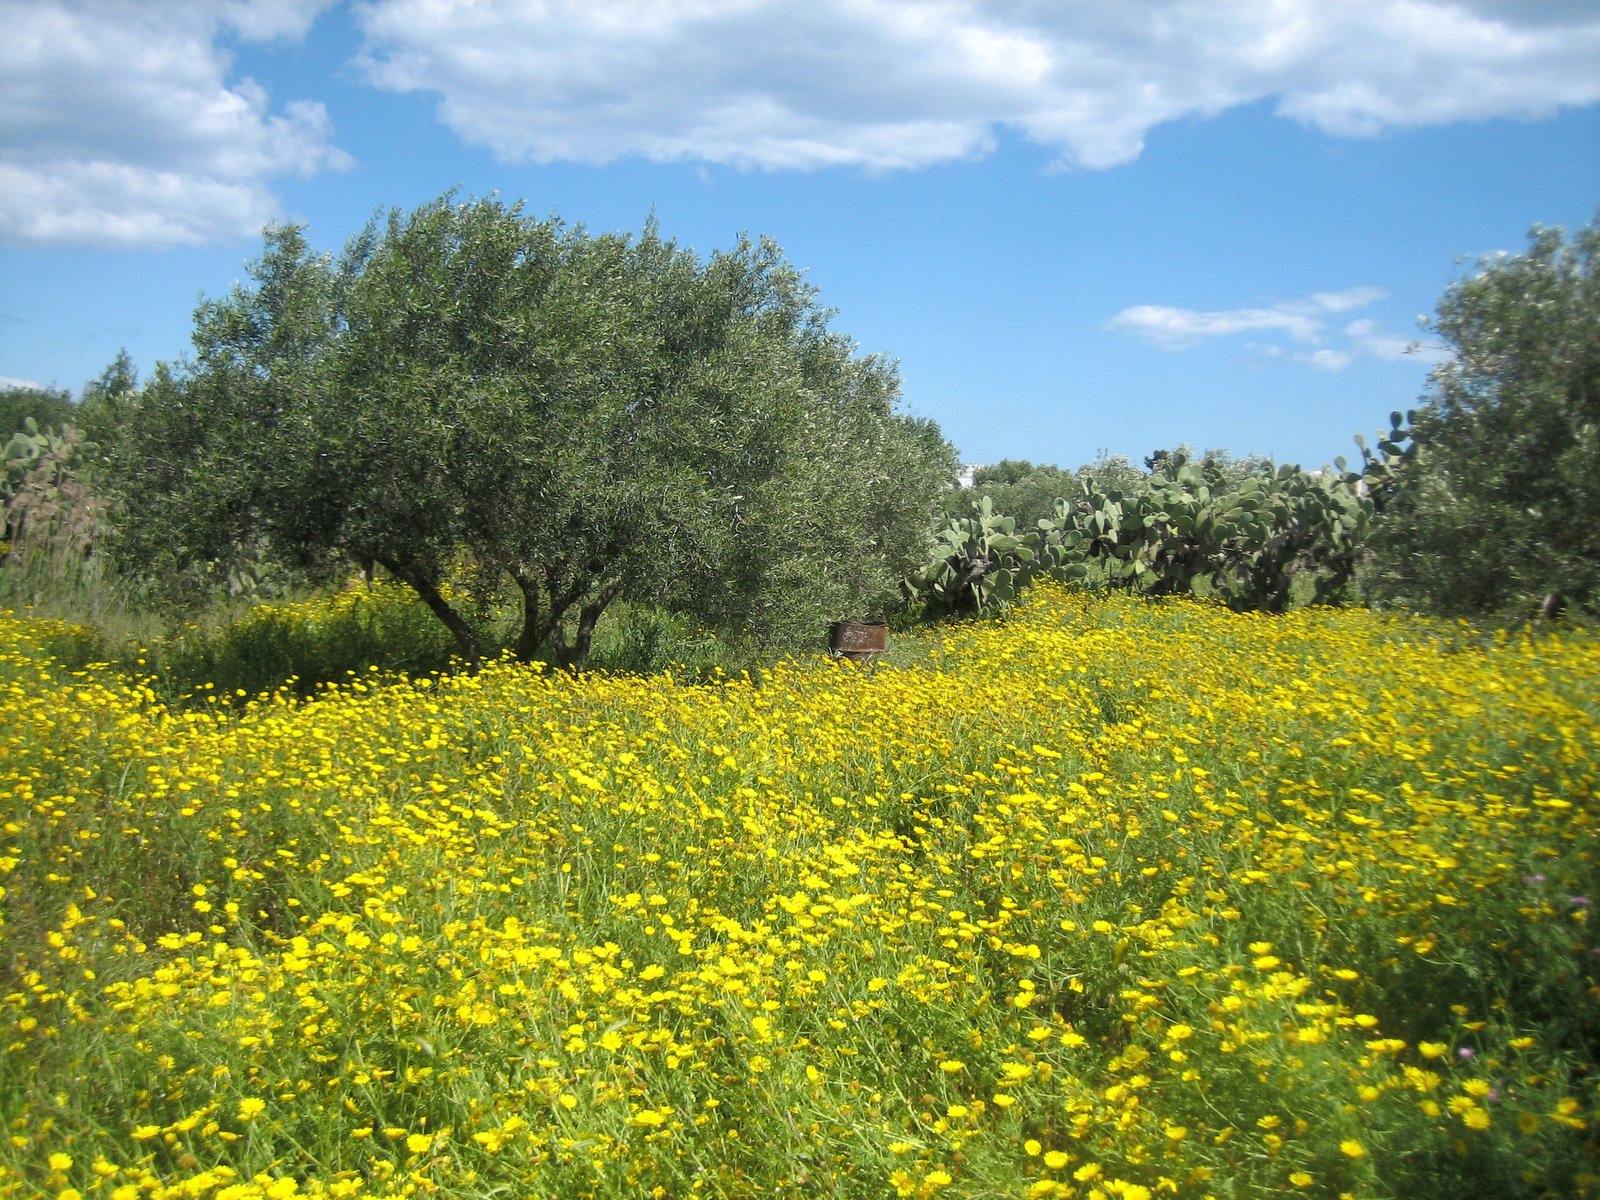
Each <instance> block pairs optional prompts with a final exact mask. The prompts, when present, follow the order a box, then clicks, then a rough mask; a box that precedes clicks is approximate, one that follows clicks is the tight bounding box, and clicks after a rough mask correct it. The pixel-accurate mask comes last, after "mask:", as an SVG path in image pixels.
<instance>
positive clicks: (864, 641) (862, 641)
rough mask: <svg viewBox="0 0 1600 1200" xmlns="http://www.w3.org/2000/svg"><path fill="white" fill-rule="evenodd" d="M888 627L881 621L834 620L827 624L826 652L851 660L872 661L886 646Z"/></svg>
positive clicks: (887, 642)
mask: <svg viewBox="0 0 1600 1200" xmlns="http://www.w3.org/2000/svg"><path fill="white" fill-rule="evenodd" d="M888 645H889V627H888V626H887V625H886V624H884V623H883V622H882V621H835V622H833V624H831V625H829V626H828V652H829V653H830V654H832V655H833V656H834V657H835V658H848V659H849V660H850V661H851V662H858V663H865V662H872V661H873V660H874V659H876V658H878V657H879V656H880V655H882V654H883V652H884V651H885V650H886V649H887V648H888Z"/></svg>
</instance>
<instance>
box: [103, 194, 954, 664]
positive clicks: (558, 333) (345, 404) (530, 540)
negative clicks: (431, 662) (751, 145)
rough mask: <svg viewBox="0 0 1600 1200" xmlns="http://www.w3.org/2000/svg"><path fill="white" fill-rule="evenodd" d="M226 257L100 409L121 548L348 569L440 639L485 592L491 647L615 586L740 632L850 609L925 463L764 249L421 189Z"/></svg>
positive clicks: (911, 549) (147, 555)
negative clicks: (383, 578)
mask: <svg viewBox="0 0 1600 1200" xmlns="http://www.w3.org/2000/svg"><path fill="white" fill-rule="evenodd" d="M252 276H253V279H254V285H253V286H250V287H239V288H236V289H235V290H234V292H233V293H232V294H230V295H229V296H228V297H226V298H225V299H222V300H218V301H210V302H207V303H204V304H202V305H201V307H200V309H199V310H198V312H197V314H196V326H195V333H194V343H195V351H196V357H195V359H194V361H193V362H190V363H183V364H179V365H177V366H168V365H165V364H161V365H158V367H157V369H156V371H155V373H154V376H153V378H152V379H151V381H150V382H149V384H148V385H147V386H146V387H145V388H144V389H143V390H142V391H141V392H139V393H138V394H137V396H136V397H135V398H134V399H133V400H132V401H131V402H129V403H127V404H125V405H124V409H125V416H124V419H123V428H122V430H121V433H120V435H119V437H118V439H117V443H116V448H115V451H114V453H113V454H112V457H111V464H112V477H113V479H114V480H115V482H116V490H117V495H118V498H119V506H118V522H119V528H120V546H121V550H122V553H123V555H124V556H125V557H126V558H128V559H131V560H133V561H137V562H141V563H143V564H145V566H146V567H147V568H152V567H153V568H155V569H157V570H161V569H169V570H170V569H172V568H175V567H182V566H184V565H185V564H189V563H194V562H208V561H210V562H216V561H226V560H227V559H228V558H229V557H230V556H236V555H237V554H238V553H239V552H240V549H241V547H258V548H260V549H261V550H262V551H264V552H265V553H267V554H268V555H270V556H271V557H273V558H275V559H278V560H282V561H286V562H290V563H293V564H296V565H300V566H305V567H316V566H318V565H326V564H329V563H335V562H338V561H341V560H343V561H356V562H362V563H376V564H379V565H381V566H383V567H384V568H386V569H387V570H388V571H389V572H390V573H391V574H392V575H393V576H394V577H395V578H396V579H398V580H400V581H402V582H404V583H405V584H407V585H408V586H410V587H411V588H412V589H414V590H415V591H416V592H417V594H418V595H419V596H420V597H421V598H422V600H423V601H424V602H425V603H426V604H427V605H428V606H429V607H430V608H431V609H432V610H433V612H434V613H435V614H436V615H437V616H438V617H439V619H440V620H441V621H442V622H444V624H445V625H446V626H448V627H449V629H450V630H451V632H452V634H454V636H455V638H456V640H457V643H458V645H459V646H460V648H461V652H462V655H463V656H464V657H465V658H466V659H467V660H468V661H469V662H474V663H475V662H476V661H477V660H478V659H479V657H480V656H481V653H482V651H483V647H484V644H485V634H484V631H483V628H482V622H481V620H478V619H476V618H477V615H478V614H479V613H481V612H482V611H486V608H487V606H486V605H480V604H478V603H476V602H479V601H483V600H485V599H486V598H487V597H488V596H490V595H491V594H493V593H494V592H495V591H496V589H497V588H498V587H500V586H502V585H507V584H509V586H511V587H512V588H514V591H515V594H516V595H517V596H518V597H519V599H520V604H521V610H522V621H521V632H520V634H519V635H518V636H517V639H516V649H517V651H518V652H519V653H520V654H521V655H522V656H524V657H527V658H531V657H533V656H534V655H536V654H538V653H540V652H541V651H542V648H543V647H545V646H550V647H552V648H553V649H554V651H555V652H556V654H557V657H558V658H559V660H560V661H562V662H563V663H566V664H568V665H573V666H581V665H582V664H583V662H584V661H585V659H586V658H587V654H588V650H589V644H590V638H591V637H592V635H593V631H594V628H595V625H596V623H597V622H598V621H599V619H600V617H601V615H602V614H603V613H604V612H605V610H606V608H607V607H608V606H609V605H610V604H611V603H612V602H614V601H615V600H617V599H618V598H622V597H628V598H633V599H638V600H641V601H647V602H650V603H655V604H664V605H666V606H669V607H675V608H678V609H679V610H681V611H687V612H689V613H691V614H693V615H695V616H697V617H699V618H700V619H702V620H705V621H706V622H708V623H710V624H713V625H715V626H721V627H724V628H735V629H742V630H749V631H751V632H752V633H754V634H755V635H756V636H758V637H760V638H761V639H763V640H764V641H768V642H781V641H784V640H787V639H790V638H792V637H794V636H796V634H797V633H798V632H799V631H800V630H803V629H808V628H809V629H810V630H813V631H814V630H815V629H816V628H817V627H818V626H819V624H820V623H821V622H822V621H824V620H826V619H831V618H837V617H841V616H847V615H860V614H861V613H862V612H863V611H864V610H867V609H870V608H871V607H872V606H874V605H876V604H881V603H886V602H887V601H888V600H889V599H890V598H892V597H893V595H894V593H895V588H896V584H897V580H898V577H899V574H900V572H901V571H902V570H903V569H904V567H905V566H906V565H907V564H908V562H909V560H910V559H911V558H912V557H913V556H914V555H915V554H916V553H917V552H920V550H921V549H922V542H923V539H924V538H925V536H926V529H927V525H928V523H929V520H930V517H931V514H932V512H933V509H934V507H935V505H936V502H937V497H938V494H939V492H940V490H941V489H942V488H943V487H944V486H945V485H946V484H947V481H948V480H950V479H953V477H954V471H955V462H954V453H953V451H952V450H951V449H950V448H949V446H948V445H947V444H946V443H945V442H944V440H943V439H942V438H941V437H939V436H938V434H937V430H936V429H934V428H933V427H932V426H931V425H929V424H927V423H925V422H918V421H916V420H913V419H911V418H908V417H906V416H904V415H902V414H900V413H899V412H897V411H896V402H897V397H898V377H897V372H896V370H895V367H894V365H893V364H892V363H889V362H887V361H886V360H883V359H880V358H873V357H867V358H861V357H857V356H856V354H855V352H854V347H853V344H852V343H851V342H850V341H849V340H848V339H846V338H844V337H843V336H842V335H840V334H837V333H834V332H832V331H830V330H829V328H828V324H827V322H828V317H829V314H828V313H827V312H826V311H824V310H823V309H821V308H820V307H819V306H818V305H817V303H816V296H815V291H814V289H812V288H811V287H809V286H808V285H806V284H805V283H804V282H803V281H802V280H801V278H800V275H799V273H798V272H797V271H796V270H795V269H794V268H793V267H791V266H789V265H788V264H787V263H786V262H785V261H784V259H783V257H782V255H781V253H780V252H779V250H778V249H777V247H776V246H774V245H773V244H772V243H770V242H767V241H762V242H760V243H750V242H748V241H741V242H740V244H739V245H738V246H737V247H736V248H735V249H734V250H732V251H731V252H727V253H719V254H714V255H712V256H711V257H710V258H709V259H707V260H705V261H701V260H700V259H698V258H697V257H696V256H695V255H693V254H692V253H690V252H688V251H686V250H683V249H680V248H679V247H677V246H676V245H675V244H674V243H672V242H670V241H665V240H663V239H662V238H661V237H660V235H659V233H658V231H657V230H656V229H655V228H654V226H653V225H652V226H648V227H647V228H646V229H645V231H644V232H643V234H642V235H641V236H639V237H637V238H631V237H627V236H623V235H615V234H606V235H594V236H591V235H589V234H587V233H586V232H584V231H583V230H582V229H574V228H568V227H566V226H563V225H562V224H561V223H560V222H559V221H557V220H554V219H549V220H543V221H536V220H532V219H530V218H527V217H525V216H523V215H522V213H521V211H520V207H518V206H512V207H509V208H508V207H506V206H504V205H502V204H500V203H499V202H498V201H494V200H480V201H474V202H471V203H465V204H460V203H456V202H455V200H454V198H453V197H451V196H445V197H443V198H441V199H439V200H437V201H435V202H433V203H431V204H427V205H424V206H423V207H421V208H419V209H417V210H415V211H413V212H411V213H402V212H399V211H396V212H394V213H392V214H391V215H390V216H389V217H388V219H387V221H385V222H382V223H379V222H374V224H373V225H371V226H369V227H368V229H367V230H365V231H364V232H363V233H362V234H360V235H359V236H357V237H356V238H355V239H353V240H352V241H351V242H350V244H349V245H348V247H347V248H346V249H345V251H344V253H343V254H342V255H341V256H339V257H338V258H337V259H334V258H333V257H332V256H329V255H317V254H314V253H313V252H312V251H311V249H310V247H309V246H308V244H307V242H306V240H305V237H304V235H303V233H302V232H301V231H300V230H299V229H297V228H275V229H270V230H269V231H268V232H267V236H266V245H265V250H264V253H263V255H262V257H261V259H260V261H259V262H257V263H256V264H254V265H253V268H252ZM463 569H465V574H464V575H463V574H462V571H463ZM473 580H476V581H477V585H476V586H475V587H474V586H472V581H473ZM463 581H465V582H463ZM452 584H454V585H455V586H452Z"/></svg>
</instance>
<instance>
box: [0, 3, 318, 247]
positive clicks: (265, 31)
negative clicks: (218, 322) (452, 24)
mask: <svg viewBox="0 0 1600 1200" xmlns="http://www.w3.org/2000/svg"><path fill="white" fill-rule="evenodd" d="M327 3H328V0H171V2H163V3H160V4H148V3H141V2H139V0H51V2H46V3H34V4H27V5H17V6H14V7H11V8H9V9H8V10H7V13H6V37H5V38H4V39H3V40H0V237H5V238H6V239H8V240H11V241H14V242H23V243H34V244H65V243H71V244H78V245H83V244H91V245H107V246H174V245H183V244H198V243H205V242H213V241H219V240H229V239H233V238H237V237H242V236H249V235H251V234H254V233H257V232H259V231H260V229H261V226H262V225H263V224H264V223H265V222H267V221H268V220H271V219H272V218H273V217H274V216H275V215H276V213H277V202H276V200H275V198H274V196H273V194H272V191H271V187H270V184H271V181H272V179H273V178H274V177H279V176H283V175H288V174H297V175H301V176H310V175H314V174H316V173H318V172H320V171H325V170H330V169H332V170H337V169H342V168H344V167H346V166H348V165H349V158H348V156H347V155H345V154H344V153H343V151H341V150H339V149H337V148H336V147H335V146H334V145H333V144H332V142H331V140H330V138H331V133H332V129H331V125H330V122H329V120H328V115H327V112H326V110H325V109H324V108H323V106H322V105H321V104H318V103H315V102H312V101H308V100H295V101H291V102H289V103H287V104H285V105H283V106H282V108H281V109H280V110H277V111H274V108H273V105H272V103H271V100H270V99H269V97H268V96H267V94H266V92H265V91H264V89H262V88H261V86H260V85H259V84H257V83H256V82H255V81H254V80H251V79H248V78H243V79H237V80H230V79H229V78H228V76H229V68H230V59H229V55H228V54H227V52H226V51H225V50H224V49H223V48H222V47H221V45H220V44H219V38H220V37H222V36H223V35H224V34H227V33H231V34H233V35H234V36H237V37H239V38H242V39H245V40H273V39H285V38H290V39H292V38H298V37H301V36H303V35H304V34H305V32H306V31H307V30H308V29H309V28H310V25H311V23H312V21H313V20H314V19H315V17H316V14H317V12H318V11H319V10H320V9H321V8H324V7H326V6H327Z"/></svg>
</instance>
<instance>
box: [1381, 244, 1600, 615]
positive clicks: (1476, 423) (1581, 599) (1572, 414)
mask: <svg viewBox="0 0 1600 1200" xmlns="http://www.w3.org/2000/svg"><path fill="white" fill-rule="evenodd" d="M1597 265H1600V219H1597V220H1596V221H1595V222H1593V223H1591V224H1590V225H1589V226H1588V227H1587V228H1585V229H1582V230H1579V231H1578V232H1577V233H1576V234H1574V235H1573V236H1571V237H1570V238H1569V237H1568V236H1566V234H1565V233H1564V232H1563V231H1562V230H1560V229H1547V228H1541V227H1537V226H1536V227H1535V228H1534V229H1533V231H1532V232H1531V234H1530V239H1529V247H1528V250H1527V252H1526V253H1523V254H1518V255H1506V256H1500V257H1496V258H1492V259H1489V260H1487V261H1485V262H1484V263H1483V264H1481V267H1480V269H1479V270H1478V271H1477V272H1475V273H1474V274H1471V275H1469V276H1467V277H1466V278H1464V279H1462V280H1460V281H1459V282H1457V283H1455V284H1453V285H1452V286H1451V287H1450V288H1449V289H1448V290H1447V291H1446V292H1445V294H1444V297H1443V299H1442V300H1441V301H1440V303H1439V311H1438V316H1437V318H1436V319H1435V320H1434V321H1433V322H1431V327H1432V329H1433V330H1434V331H1435V332H1436V333H1437V334H1438V335H1439V336H1440V337H1441V338H1442V339H1443V340H1444V342H1445V343H1446V344H1447V345H1448V346H1449V347H1450V349H1451V350H1452V351H1453V357H1452V358H1451V360H1450V361H1449V362H1447V363H1445V364H1444V365H1442V366H1440V367H1439V368H1437V369H1436V370H1435V371H1434V373H1433V375H1432V376H1431V378H1430V382H1429V389H1428V392H1427V393H1426V395H1425V397H1424V403H1423V405H1422V406H1421V407H1420V408H1419V409H1418V410H1417V411H1416V412H1415V413H1414V414H1413V420H1412V424H1411V437H1412V440H1413V445H1414V448H1415V452H1414V455H1413V456H1412V460H1411V461H1410V462H1408V463H1406V464H1405V465H1404V467H1403V469H1402V471H1401V474H1400V478H1399V481H1398V483H1399V486H1398V487H1397V488H1396V489H1395V491H1394V494H1393V496H1392V498H1391V499H1390V500H1389V502H1388V503H1387V504H1386V505H1385V506H1384V512H1383V514H1382V520H1381V521H1380V523H1379V525H1378V528H1377V533H1376V538H1375V543H1374V548H1375V550H1376V553H1377V559H1376V568H1375V572H1374V575H1375V578H1374V579H1373V581H1372V583H1371V585H1370V587H1371V590H1372V591H1373V592H1374V593H1376V594H1378V595H1382V596H1388V597H1390V598H1395V599H1399V600H1401V601H1404V602H1410V603H1415V604H1420V605H1422V606H1425V607H1429V608H1432V609H1435V610H1437V611H1441V612H1450V613H1486V612H1496V611H1506V610H1509V609H1512V608H1521V609H1522V610H1523V611H1532V610H1533V608H1534V606H1535V605H1540V604H1542V605H1543V606H1544V608H1545V610H1546V611H1551V610H1554V609H1556V608H1558V607H1560V605H1561V604H1562V603H1564V602H1570V603H1573V604H1576V605H1580V606H1584V607H1593V606H1594V605H1595V603H1596V601H1597V600H1600V276H1597V274H1596V269H1597Z"/></svg>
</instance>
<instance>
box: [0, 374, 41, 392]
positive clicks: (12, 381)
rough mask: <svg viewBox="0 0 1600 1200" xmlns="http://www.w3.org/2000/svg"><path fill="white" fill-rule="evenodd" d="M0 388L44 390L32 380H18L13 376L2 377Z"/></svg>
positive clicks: (0, 378)
mask: <svg viewBox="0 0 1600 1200" xmlns="http://www.w3.org/2000/svg"><path fill="white" fill-rule="evenodd" d="M0 388H27V389H28V390H29V391H35V392H37V391H40V390H42V388H41V385H40V384H37V383H35V382H34V381H33V380H31V379H18V378H16V377H15V376H13V375H0Z"/></svg>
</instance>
